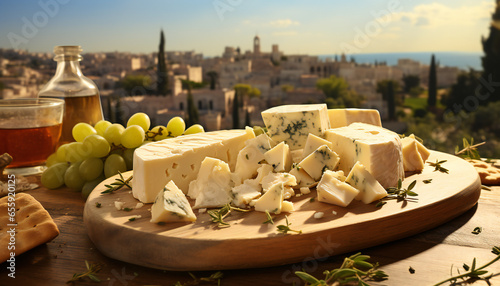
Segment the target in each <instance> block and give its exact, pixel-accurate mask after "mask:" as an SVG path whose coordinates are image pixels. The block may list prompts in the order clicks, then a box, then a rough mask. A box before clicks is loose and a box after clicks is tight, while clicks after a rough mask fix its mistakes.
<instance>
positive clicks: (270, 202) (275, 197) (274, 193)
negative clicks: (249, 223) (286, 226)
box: [254, 183, 285, 214]
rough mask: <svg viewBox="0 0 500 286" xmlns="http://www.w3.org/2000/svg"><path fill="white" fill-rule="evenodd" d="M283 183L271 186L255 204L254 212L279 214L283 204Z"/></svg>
mask: <svg viewBox="0 0 500 286" xmlns="http://www.w3.org/2000/svg"><path fill="white" fill-rule="evenodd" d="M284 188H285V187H284V185H283V183H278V184H275V185H272V186H271V187H270V188H269V189H268V191H267V192H266V193H265V194H263V195H262V197H260V198H259V199H258V200H257V201H256V202H255V205H254V207H255V210H256V211H259V212H266V211H268V212H270V213H275V214H279V213H281V208H282V203H283V190H284Z"/></svg>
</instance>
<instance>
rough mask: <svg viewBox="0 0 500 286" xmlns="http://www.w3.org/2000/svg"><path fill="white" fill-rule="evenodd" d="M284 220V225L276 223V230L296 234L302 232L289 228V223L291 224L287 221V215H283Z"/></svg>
mask: <svg viewBox="0 0 500 286" xmlns="http://www.w3.org/2000/svg"><path fill="white" fill-rule="evenodd" d="M285 222H286V225H282V224H280V225H278V226H276V228H277V229H278V232H281V233H284V234H288V232H295V233H297V234H301V233H302V230H293V229H291V228H290V225H292V224H291V223H289V222H288V217H287V216H285Z"/></svg>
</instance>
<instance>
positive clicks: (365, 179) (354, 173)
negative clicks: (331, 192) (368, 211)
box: [345, 162, 387, 204]
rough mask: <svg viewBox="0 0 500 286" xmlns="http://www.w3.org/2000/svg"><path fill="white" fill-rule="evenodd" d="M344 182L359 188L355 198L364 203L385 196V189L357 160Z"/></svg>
mask: <svg viewBox="0 0 500 286" xmlns="http://www.w3.org/2000/svg"><path fill="white" fill-rule="evenodd" d="M345 181H346V183H349V184H350V185H351V186H353V187H355V188H356V189H358V190H359V194H358V195H357V196H356V198H355V199H357V200H360V201H362V202H363V203H365V204H369V203H372V202H374V201H377V200H380V199H381V198H384V197H386V196H387V191H386V190H385V189H384V187H382V185H381V184H380V183H379V182H378V181H377V180H375V178H374V177H373V176H372V174H370V172H368V171H367V170H366V168H365V167H364V166H363V165H362V164H361V163H359V162H356V164H355V165H354V167H353V168H352V170H351V172H350V173H349V175H347V178H346V179H345Z"/></svg>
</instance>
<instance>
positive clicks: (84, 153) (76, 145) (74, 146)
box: [66, 142, 91, 163]
mask: <svg viewBox="0 0 500 286" xmlns="http://www.w3.org/2000/svg"><path fill="white" fill-rule="evenodd" d="M90 154H91V148H88V146H85V145H84V144H83V142H72V143H69V144H68V147H66V161H67V162H71V163H76V162H81V161H83V160H85V159H87V158H89V157H90Z"/></svg>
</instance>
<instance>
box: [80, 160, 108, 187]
mask: <svg viewBox="0 0 500 286" xmlns="http://www.w3.org/2000/svg"><path fill="white" fill-rule="evenodd" d="M79 171H80V175H81V176H82V178H83V179H84V180H85V181H92V180H94V179H95V178H97V177H99V175H101V174H102V172H103V171H104V163H103V162H102V160H101V159H99V158H88V159H85V160H84V161H83V162H82V163H81V164H80V168H79Z"/></svg>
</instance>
